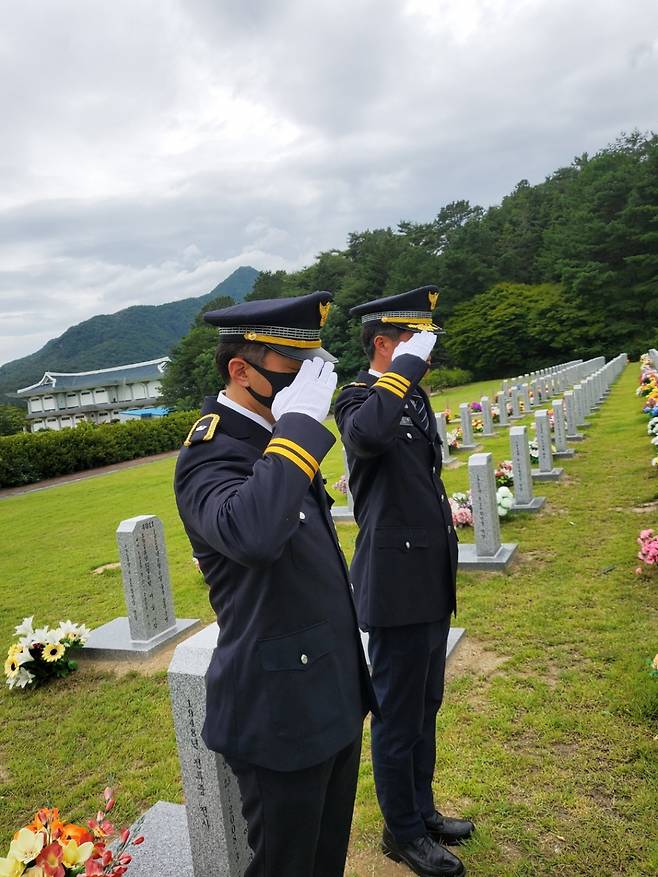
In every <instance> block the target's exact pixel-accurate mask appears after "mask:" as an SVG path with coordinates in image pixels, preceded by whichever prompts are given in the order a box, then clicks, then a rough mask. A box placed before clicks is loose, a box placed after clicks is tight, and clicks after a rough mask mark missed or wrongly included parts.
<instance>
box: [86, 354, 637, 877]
mask: <svg viewBox="0 0 658 877" xmlns="http://www.w3.org/2000/svg"><path fill="white" fill-rule="evenodd" d="M626 361H627V359H626V357H625V355H621V356H619V357H617V358H616V359H615V360H612V361H611V362H610V363H608V364H607V365H603V366H600V364H599V362H598V361H595V362H596V366H597V367H596V369H595V370H594V369H588V364H587V363H576V364H574V363H569V364H567V365H566V366H564V367H556V370H555V371H554V372H551V371H550V370H547V372H548V373H549V374H550V375H551V377H550V378H549V377H548V375H541V378H542V379H543V380H544V379H545V380H547V381H549V383H548V384H546V385H545V387H546V389H545V392H543V393H542V397H543V398H544V400H545V401H548V398H549V394H550V393H551V392H552V390H553V389H557V388H558V387H560V386H561V384H560V381H561V380H562V378H561V377H560V375H561V373H562V372H563V371H564V370H569V371H568V375H569V377H571V378H572V379H577V380H579V381H581V382H583V383H581V384H580V385H576V386H575V387H574V390H573V391H566V392H564V396H565V411H564V415H565V417H564V420H562V421H561V422H562V425H563V426H564V427H565V430H566V432H565V435H564V436H562V434H561V432H560V428H559V427H557V428H556V431H555V442H556V447H557V448H558V453H559V452H560V447H562V446H563V445H564V450H565V451H568V449H567V448H566V439H567V438H569V439H572V440H575V439H576V438H578V437H579V434H578V432H577V431H578V427H582V426H584V425H586V424H585V417H586V416H587V414H588V413H589V412H590V411H592V410H593V408H594V407H595V405H596V404H597V403H598V401H599V400H601V399H603V398H604V396H605V395H606V394H607V391H608V388H609V387H610V385H611V384H612V382H613V381H614V380H615V379H616V378H617V377H618V375H619V373H620V372H621V370H622V369H623V367H624V365H625V364H626ZM556 382H557V383H556ZM588 382H590V383H588ZM562 386H564V385H562ZM579 386H580V392H579ZM586 387H589V389H585V388H586ZM511 389H512V390H513V389H514V387H512V388H511ZM506 395H507V389H505V388H503V391H502V393H501V396H506ZM535 398H537V397H535ZM568 399H572V402H573V410H571V407H570V405H569V404H568ZM556 406H558V409H559V405H558V403H557V402H555V403H554V404H553V407H554V410H555V408H556ZM502 407H504V401H503V402H502V403H501V410H502ZM528 408H529V406H528ZM528 408H526V410H528ZM570 411H571V415H570ZM439 417H440V415H439ZM536 417H537V423H538V430H537V437H538V442H539V446H540V463H539V470H538V471H537V472H534V473H533V472H531V470H530V458H529V453H528V440H527V428H526V427H525V426H516V427H512V428H511V429H510V440H511V443H512V461H513V467H514V486H515V507H516V509H517V510H528V509H534V508H538V507H540V506H541V503H542V501H543V500H542V498H540V497H533V494H532V478H533V477H534V478H541V477H546V476H548V477H553V476H554V471H555V470H554V468H553V465H552V459H551V457H550V454H551V447H550V429H549V425H548V420H547V413H546V412H545V411H538V412H536ZM557 422H558V414H557V413H556V423H557ZM502 425H505V424H502ZM439 426H440V424H439ZM563 439H564V441H563ZM444 449H445V450H446V451H447V443H444ZM468 469H469V481H470V486H471V492H472V500H473V517H474V527H475V544H474V545H464V544H460V548H459V550H460V556H459V563H460V566H462V567H466V568H469V567H470V568H473V567H476V568H481V569H499V568H500V566H501V561H502V564H503V565H504V564H505V563H506V562H509V559H510V558H511V556H512V555H513V554H514V552H515V550H516V545H510V544H506V545H502V544H501V542H500V525H499V522H498V514H497V508H496V487H495V478H494V471H493V463H492V459H491V454H473V455H472V456H471V457H470V459H469V463H468ZM348 499H349V496H348ZM117 542H118V546H119V555H120V559H121V569H122V578H123V586H124V595H125V600H126V606H127V610H128V616H127V617H126V618H117V619H115V620H114V621H111V622H109V623H108V624H106V625H103V626H102V627H100V628H97V629H95V630H94V631H93V632H92V634H91V636H90V637H89V640H88V643H87V646H86V647H85V649H84V655H85V656H89V657H91V658H96V659H99V658H110V659H125V658H128V659H133V660H134V659H140V658H147V657H150V656H151V655H153V654H154V652H155V651H157V650H158V649H159V648H162V647H163V646H164V645H166V644H167V643H171V642H172V640H174V639H176V638H179V637H181V635H183V634H184V633H186V632H190V630H191V629H192V628H193V627H195V626H197V625H198V624H199V621H198V619H191V618H186V619H177V618H176V616H175V614H174V608H173V601H172V596H171V583H170V579H169V571H168V564H167V556H166V549H165V544H164V533H163V528H162V523H161V521H160V520H159V519H158V518H157V517H155V516H152V515H142V516H138V517H136V518H131V519H130V520H127V521H122V522H121V524H120V525H119V528H118V530H117ZM218 634H219V629H218V627H217V624H216V623H213V624H210V625H208V626H206V627H204V628H203V629H201V630H199V631H198V632H197V633H195V634H193V635H192V636H190V637H189V638H188V639H186V640H185V641H184V642H181V643H180V644H179V645H178V646H177V647H176V649H175V652H174V656H173V658H172V661H171V663H170V665H169V671H168V678H169V690H170V696H171V704H172V711H173V717H174V726H175V731H176V742H177V747H178V754H179V759H180V765H181V777H182V783H183V792H184V797H185V805H178V804H172V803H169V802H165V801H159V802H158V803H157V804H155V805H154V806H153V807H151V808H150V810H148V811H147V813H146V814H145V815H144V816H143V817H142V819H141V820H140V828H139V830H140V832H141V833H142V834H144V835H145V837H146V842H145V843H144V844H143V845H141V846H139V847H136V848H135V850H134V854H133V858H134V864H133V869H134V870H135V871H136V873H138V874H139V875H140V877H163V875H165V874H168V873H170V872H171V866H172V862H175V863H176V873H177V874H178V875H181V877H242V875H243V874H244V871H245V869H246V867H247V865H248V863H249V861H250V858H251V851H250V849H249V846H248V844H247V829H246V824H245V822H244V819H243V816H242V812H241V806H240V793H239V789H238V785H237V782H236V780H235V777H234V776H233V773H232V772H231V770H230V768H229V767H228V765H227V764H226V762H225V761H224V759H223V758H222V756H221V755H219V754H217V753H214V752H211V751H210V750H208V749H207V748H206V746H205V744H204V743H203V740H202V739H201V729H202V727H203V723H204V719H205V697H206V692H205V674H206V671H207V668H208V665H209V663H210V659H211V656H212V653H213V650H214V648H215V645H216V643H217V637H218ZM462 634H463V630H461V629H456V630H451V635H450V640H449V644H448V650H449V651H451V650H452V649H453V648H454V646H455V645H456V642H457V641H458V640H459V638H460V636H461V635H462ZM364 637H365V635H364ZM365 645H366V643H365V641H364V647H365ZM366 655H367V649H366Z"/></svg>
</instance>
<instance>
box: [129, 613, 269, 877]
mask: <svg viewBox="0 0 658 877" xmlns="http://www.w3.org/2000/svg"><path fill="white" fill-rule="evenodd" d="M218 633H219V628H218V627H217V624H216V623H214V622H213V623H212V624H210V625H208V626H207V627H205V628H203V630H200V631H199V632H198V633H196V634H195V635H194V636H191V637H190V638H189V639H187V640H185V641H184V642H182V643H180V644H179V645H178V646H177V647H176V650H175V651H174V655H173V658H172V660H171V663H170V664H169V670H168V673H167V676H168V681H169V694H170V698H171V707H172V712H173V718H174V730H175V732H176V744H177V747H178V757H179V761H180V768H181V778H182V782H183V796H184V798H185V802H186V803H185V804H171V803H168V802H165V801H158V803H157V804H155V805H154V806H153V807H151V808H150V810H148V811H147V812H146V814H145V815H144V816H143V817H142V820H140V821H141V825H140V827H139V831H140V833H141V834H143V835H144V838H145V840H144V843H143V844H142V845H141V846H139V847H131V848H130V852H131V855H132V856H133V861H132V863H131V866H130V870H131V871H132V870H134V872H135V874H136V875H139V877H165V875H168V874H171V873H173V872H172V870H171V868H172V863H173V862H175V873H176V877H181V875H182V877H243V874H244V872H245V869H246V867H247V865H248V864H249V862H250V860H251V858H252V852H251V849H250V848H249V845H248V844H247V826H246V823H245V821H244V818H243V816H242V805H241V800H240V790H239V787H238V783H237V780H236V779H235V776H234V774H233V772H232V771H231V769H230V768H229V766H228V765H227V764H226V762H225V761H224V759H223V758H222V756H221V755H219V754H217V753H216V752H211V751H210V750H209V749H208V748H207V747H206V745H205V743H204V742H203V740H202V739H201V729H202V728H203V723H204V720H205V715H206V683H205V675H206V671H207V670H208V665H209V664H210V659H211V657H212V653H213V651H214V648H215V646H216V644H217V636H218Z"/></svg>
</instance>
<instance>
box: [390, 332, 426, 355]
mask: <svg viewBox="0 0 658 877" xmlns="http://www.w3.org/2000/svg"><path fill="white" fill-rule="evenodd" d="M435 344H436V335H435V334H434V333H433V332H414V334H413V335H412V336H411V338H410V339H409V340H408V341H400V343H399V344H398V346H397V347H396V348H395V350H394V351H393V359H396V358H397V357H398V356H402V355H403V354H404V353H410V354H411V355H412V356H419V357H420V358H421V359H422V360H423V362H426V361H427V357H428V356H429V355H430V353H431V352H432V348H433V347H434V345H435Z"/></svg>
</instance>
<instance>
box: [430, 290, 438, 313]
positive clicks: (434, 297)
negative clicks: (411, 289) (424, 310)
mask: <svg viewBox="0 0 658 877" xmlns="http://www.w3.org/2000/svg"><path fill="white" fill-rule="evenodd" d="M427 297H428V298H429V300H430V310H431V311H433V310H434V308H435V307H436V303H437V301H438V300H439V293H438V292H428V293H427Z"/></svg>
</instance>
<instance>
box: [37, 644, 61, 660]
mask: <svg viewBox="0 0 658 877" xmlns="http://www.w3.org/2000/svg"><path fill="white" fill-rule="evenodd" d="M65 651H66V649H65V648H64V646H63V645H62V644H61V643H46V645H45V646H44V647H43V653H42V655H41V657H42V658H43V660H44V661H48V663H53V662H54V661H59V659H60V658H61V657H62V655H63V654H64V652H65Z"/></svg>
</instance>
